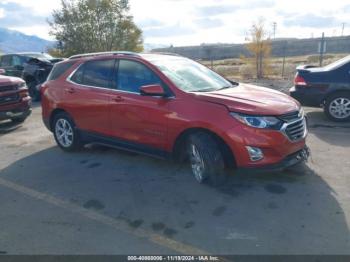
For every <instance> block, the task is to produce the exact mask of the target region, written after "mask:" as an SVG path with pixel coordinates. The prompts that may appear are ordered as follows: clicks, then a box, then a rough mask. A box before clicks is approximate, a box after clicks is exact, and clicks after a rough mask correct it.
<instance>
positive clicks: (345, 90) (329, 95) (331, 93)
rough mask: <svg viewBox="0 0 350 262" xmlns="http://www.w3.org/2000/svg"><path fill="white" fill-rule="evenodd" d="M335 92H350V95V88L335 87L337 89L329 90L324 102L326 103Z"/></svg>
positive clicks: (349, 93)
mask: <svg viewBox="0 0 350 262" xmlns="http://www.w3.org/2000/svg"><path fill="white" fill-rule="evenodd" d="M335 94H348V95H350V88H349V89H335V90H332V91H330V92H328V93H327V94H326V95H325V96H324V98H323V101H322V103H323V104H325V103H326V101H327V99H328V98H330V97H332V96H334V95H335Z"/></svg>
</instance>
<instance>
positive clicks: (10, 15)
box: [0, 2, 46, 28]
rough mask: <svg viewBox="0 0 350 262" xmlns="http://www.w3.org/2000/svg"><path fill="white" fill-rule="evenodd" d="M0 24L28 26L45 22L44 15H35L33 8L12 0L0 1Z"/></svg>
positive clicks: (3, 25) (4, 25) (5, 25)
mask: <svg viewBox="0 0 350 262" xmlns="http://www.w3.org/2000/svg"><path fill="white" fill-rule="evenodd" d="M0 10H3V11H2V15H0V25H1V26H2V27H8V28H10V27H20V26H23V27H30V26H35V25H40V24H44V23H46V17H45V16H41V15H36V14H35V12H33V10H31V9H30V8H28V7H24V6H22V5H20V4H17V3H13V2H2V3H0ZM0 14H1V13H0Z"/></svg>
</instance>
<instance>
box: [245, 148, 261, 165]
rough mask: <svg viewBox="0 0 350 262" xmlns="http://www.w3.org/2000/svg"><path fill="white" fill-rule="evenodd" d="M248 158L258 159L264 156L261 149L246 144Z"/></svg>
mask: <svg viewBox="0 0 350 262" xmlns="http://www.w3.org/2000/svg"><path fill="white" fill-rule="evenodd" d="M246 148H247V151H248V154H249V157H250V160H251V161H259V160H261V159H263V158H264V154H263V152H262V150H261V149H260V148H258V147H252V146H246Z"/></svg>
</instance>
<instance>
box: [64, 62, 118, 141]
mask: <svg viewBox="0 0 350 262" xmlns="http://www.w3.org/2000/svg"><path fill="white" fill-rule="evenodd" d="M114 65H115V60H114V59H101V60H92V61H88V62H85V63H84V64H82V65H80V66H79V67H78V69H76V71H75V72H74V73H73V74H72V76H71V77H69V78H68V81H66V82H65V83H64V86H63V94H64V95H63V100H62V102H63V103H64V108H65V109H66V110H67V111H68V112H69V114H70V115H71V116H72V117H73V119H74V121H75V124H76V125H77V127H78V128H79V129H81V130H84V131H89V132H93V133H99V134H103V135H109V134H110V133H111V126H110V121H109V113H110V101H111V99H110V98H111V94H112V93H113V92H115V91H113V90H112V89H111V76H112V73H113V70H114Z"/></svg>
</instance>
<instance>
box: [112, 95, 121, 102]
mask: <svg viewBox="0 0 350 262" xmlns="http://www.w3.org/2000/svg"><path fill="white" fill-rule="evenodd" d="M112 100H113V101H114V102H122V101H123V100H124V98H123V97H122V96H115V97H113V98H112Z"/></svg>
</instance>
